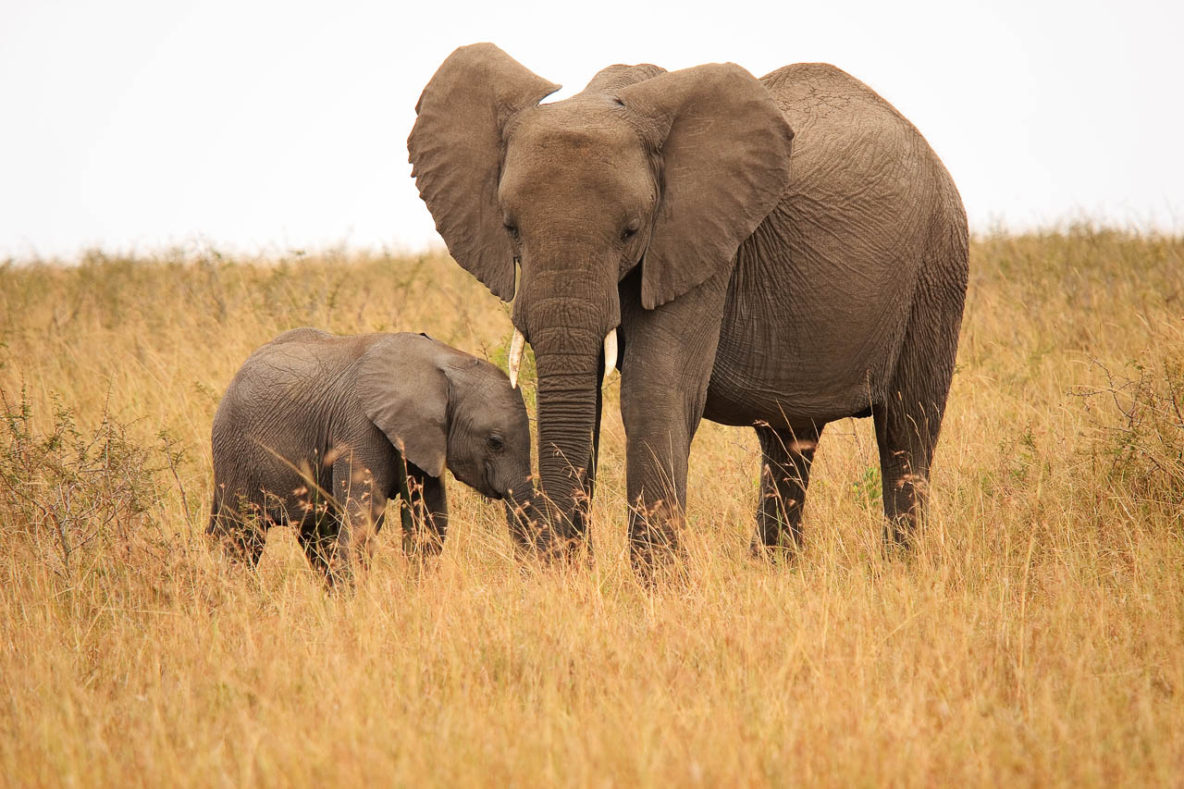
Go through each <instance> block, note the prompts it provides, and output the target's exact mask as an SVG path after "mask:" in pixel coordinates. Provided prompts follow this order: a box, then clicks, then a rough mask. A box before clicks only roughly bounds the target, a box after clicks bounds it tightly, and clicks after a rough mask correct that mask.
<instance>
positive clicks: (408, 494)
mask: <svg viewBox="0 0 1184 789" xmlns="http://www.w3.org/2000/svg"><path fill="white" fill-rule="evenodd" d="M400 495H402V497H403V501H404V503H405V506H404V507H403V552H404V553H405V554H406V555H407V556H414V557H428V556H436V555H438V554H439V553H440V551H441V550H442V549H443V548H444V537H445V535H447V533H448V497H447V495H446V493H445V490H444V480H443V479H442V478H440V477H432V476H429V475H428V474H425V473H424V472H423V471H420V470H419V469H418V468H416V467H415V466H412V465H408V466H407V476H406V478H405V486H404V488H403V489H402V490H401V491H400Z"/></svg>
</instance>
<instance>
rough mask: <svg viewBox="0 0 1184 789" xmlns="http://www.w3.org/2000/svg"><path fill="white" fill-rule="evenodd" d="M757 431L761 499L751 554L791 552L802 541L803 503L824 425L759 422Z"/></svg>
mask: <svg viewBox="0 0 1184 789" xmlns="http://www.w3.org/2000/svg"><path fill="white" fill-rule="evenodd" d="M756 434H757V437H758V438H759V439H760V444H761V494H760V495H761V498H760V502H759V503H758V504H757V509H756V523H757V526H756V534H755V535H754V536H753V538H752V553H753V555H762V554H765V555H770V553H769V552H770V551H773V550H777V549H780V550H782V551H787V552H792V551H795V550H797V549H798V548H800V547H801V544H802V506H803V505H804V504H805V501H806V488H807V487H808V486H809V484H810V466H811V465H812V464H813V462H814V451H815V449H816V448H817V446H818V439H819V437H820V436H821V435H822V425H818V424H815V423H813V422H807V423H805V424H801V425H797V426H796V427H792V428H779V429H778V428H772V427H770V426H768V425H758V426H757V428H756Z"/></svg>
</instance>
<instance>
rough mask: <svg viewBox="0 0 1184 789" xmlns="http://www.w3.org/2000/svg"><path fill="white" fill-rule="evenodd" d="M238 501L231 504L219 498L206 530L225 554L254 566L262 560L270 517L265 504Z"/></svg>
mask: <svg viewBox="0 0 1184 789" xmlns="http://www.w3.org/2000/svg"><path fill="white" fill-rule="evenodd" d="M238 505H239V506H238V507H237V508H236V507H230V506H228V502H226V501H224V500H223V501H219V500H218V499H217V498H215V500H214V508H213V510H214V511H213V513H212V514H211V515H210V525H209V526H208V527H207V528H206V534H208V535H209V536H210V537H211V538H212V539H213V540H214V542H216V543H217V545H218V547H219V548H221V550H222V553H223V555H225V556H226V557H228V558H229V559H231V560H232V561H234V562H236V563H241V564H245V565H247V566H248V567H252V568H253V567H255V566H256V565H258V564H259V557H260V556H262V555H263V546H264V545H265V544H266V542H267V525H268V518H267V514H266V513H265V512H264V511H263V508H262V507H260V506H258V505H256V504H250V503H247V502H239V503H238Z"/></svg>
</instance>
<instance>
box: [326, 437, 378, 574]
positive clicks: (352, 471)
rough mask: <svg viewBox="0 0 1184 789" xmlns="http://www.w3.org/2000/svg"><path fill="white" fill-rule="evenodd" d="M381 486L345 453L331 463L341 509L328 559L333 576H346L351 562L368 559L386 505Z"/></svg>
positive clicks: (351, 571)
mask: <svg viewBox="0 0 1184 789" xmlns="http://www.w3.org/2000/svg"><path fill="white" fill-rule="evenodd" d="M384 491H385V487H383V486H382V485H380V484H378V483H377V482H376V480H375V478H374V474H373V473H372V472H371V470H370V467H369V466H368V465H367V464H365V463H363V462H358V460H357V459H356V458H355V457H354V456H353V455H350V454H349V453H346V454H345V455H344V456H343V457H341V458H338V459H337V460H335V461H334V463H333V495H334V497H335V498H336V499H337V505H338V507H339V509H340V513H341V526H340V528H339V529H338V531H337V539H336V541H335V545H334V556H333V559H332V574H333V576H334V578H335V579H348V578H350V577H351V576H352V574H353V568H354V566H355V564H357V563H359V562H360V563H362V564H365V563H367V562H368V561H369V558H370V551H371V549H372V545H371V543H372V541H373V538H374V535H375V534H377V532H378V529H379V527H380V526H381V525H382V514H383V511H384V510H385V509H386V495H385V493H384Z"/></svg>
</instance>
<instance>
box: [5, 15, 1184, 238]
mask: <svg viewBox="0 0 1184 789" xmlns="http://www.w3.org/2000/svg"><path fill="white" fill-rule="evenodd" d="M1182 34H1184V3H1179V2H1170V3H1169V2H1162V0H1160V1H1156V2H1151V1H1150V0H1133V2H1131V1H1128V2H1123V3H1117V2H1111V3H1101V2H1089V1H1088V0H1086V1H1085V2H1065V3H1059V2H1040V0H1003V2H973V1H972V2H956V1H955V2H950V1H949V0H941V1H940V2H908V0H903V1H894V2H883V0H877V1H875V2H872V1H870V0H857V1H856V2H850V3H843V2H816V3H809V4H807V3H802V2H792V0H776V1H775V2H746V0H732V1H730V2H700V1H699V0H688V1H687V2H679V3H671V4H658V3H647V2H645V0H607V2H599V3H595V4H592V3H584V4H580V3H565V2H559V1H552V2H537V3H531V2H520V1H516V0H507V1H506V2H500V3H499V2H488V1H486V2H468V1H467V0H466V2H448V1H447V0H439V1H438V2H432V1H431V0H415V2H414V3H405V2H385V3H368V2H351V1H350V0H336V1H335V2H332V3H324V4H311V3H300V2H267V1H265V0H233V1H232V2H222V1H221V0H201V1H200V2H189V1H188V0H152V1H150V2H139V1H138V0H107V1H106V2H82V0H58V1H55V0H36V1H35V2H30V1H28V0H0V258H3V257H8V256H15V257H17V258H22V259H23V258H28V257H32V256H35V255H40V256H66V257H70V256H73V255H75V254H77V253H78V252H79V251H80V250H81V249H82V248H84V247H88V246H102V247H104V248H107V249H111V250H121V251H131V250H138V251H142V252H148V251H152V250H156V249H160V248H162V247H167V246H170V245H189V246H192V245H194V244H207V243H208V244H213V245H215V246H218V247H220V248H223V249H226V250H228V251H239V252H247V253H254V252H264V253H278V252H283V251H285V250H290V249H299V248H318V247H326V246H331V245H335V244H339V243H345V244H347V245H348V246H351V247H389V248H393V249H396V250H417V249H422V248H426V247H428V246H429V245H433V244H439V243H440V242H439V241H438V237H437V236H436V233H435V230H434V228H433V226H432V222H431V219H430V217H429V216H428V213H427V210H426V209H425V208H424V206H423V204H422V203H421V202H420V200H419V198H418V196H417V195H416V192H415V189H414V186H413V183H412V181H411V179H410V177H409V174H410V166H409V165H408V164H407V149H406V139H407V134H408V132H409V131H410V128H411V124H412V121H413V120H414V109H413V108H414V105H415V101H416V99H417V98H418V96H419V92H420V91H421V90H422V88H423V86H424V84H425V83H426V82H427V80H428V79H429V78H430V77H431V75H432V73H433V72H434V71H435V69H436V67H437V66H438V65H439V64H440V62H441V61H442V60H443V59H444V58H445V57H447V55H448V54H449V52H451V51H452V50H453V49H455V48H456V47H457V46H460V45H462V44H468V43H472V42H476V41H493V42H494V43H496V44H498V45H499V46H500V47H501V48H502V49H504V50H506V51H507V52H508V53H509V54H510V55H511V56H513V57H514V58H516V59H517V60H519V61H520V62H522V63H523V64H524V65H526V66H527V67H528V68H530V69H532V70H533V71H535V72H536V73H538V74H540V75H541V76H543V77H546V78H547V79H550V80H552V81H554V82H560V83H562V84H563V85H564V88H565V89H564V91H563V93H562V94H560V96H562V95H570V93H572V92H575V91H576V90H578V89H579V87H580V86H582V85H583V83H585V82H586V81H587V80H588V79H589V78H590V77H591V76H592V75H593V74H594V73H595V72H596V71H597V70H599V69H600V68H601V67H603V66H606V65H609V64H612V63H638V62H652V63H657V64H659V65H661V66H664V67H666V68H670V69H674V68H682V67H686V66H693V65H697V64H699V63H705V62H715V61H734V62H736V63H739V64H740V65H742V66H744V67H745V68H747V69H748V70H749V71H751V72H752V73H754V74H756V75H758V76H760V75H762V74H765V73H767V72H769V71H771V70H773V69H775V68H777V67H779V66H782V65H785V64H788V63H794V62H801V61H827V62H830V63H834V64H835V65H837V66H839V67H841V68H843V69H845V70H847V71H849V72H851V73H852V74H854V75H855V76H857V77H859V78H860V79H862V80H863V81H865V82H867V83H868V84H869V85H871V86H872V87H873V88H874V89H875V90H877V91H878V92H879V93H880V94H881V95H883V96H884V97H885V98H887V99H888V100H889V101H891V102H892V103H893V104H895V105H896V106H897V108H898V109H900V110H901V111H902V112H903V113H904V114H905V115H906V116H907V117H908V118H909V119H910V120H912V121H913V123H914V124H916V126H917V127H918V128H919V129H920V130H921V132H922V133H923V134H924V135H925V136H926V137H927V139H928V140H929V142H930V144H931V145H932V146H933V147H934V148H935V149H936V150H937V152H938V153H939V154H940V155H941V157H942V159H943V160H944V161H945V163H946V166H947V167H948V168H949V170H950V172H951V173H952V174H953V176H954V180H955V182H956V183H957V184H958V186H959V188H960V189H961V191H962V196H963V200H964V202H965V203H966V207H967V211H968V212H969V214H970V219H971V225H972V228H973V229H975V230H980V231H982V230H988V229H991V228H993V227H995V226H998V225H1002V226H1005V227H1008V228H1012V229H1023V228H1028V227H1032V226H1041V225H1047V224H1050V223H1055V222H1058V221H1062V220H1066V219H1074V218H1081V217H1091V218H1095V219H1099V220H1103V221H1106V222H1110V223H1115V224H1119V225H1122V226H1134V227H1138V228H1151V227H1158V228H1161V229H1166V230H1169V231H1173V232H1184V144H1182V143H1181V136H1182V133H1184V100H1182V97H1184V87H1182V83H1184V54H1181V53H1182V50H1184V47H1181V44H1180V38H1181V35H1182Z"/></svg>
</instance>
